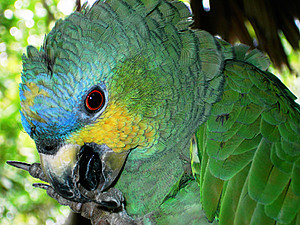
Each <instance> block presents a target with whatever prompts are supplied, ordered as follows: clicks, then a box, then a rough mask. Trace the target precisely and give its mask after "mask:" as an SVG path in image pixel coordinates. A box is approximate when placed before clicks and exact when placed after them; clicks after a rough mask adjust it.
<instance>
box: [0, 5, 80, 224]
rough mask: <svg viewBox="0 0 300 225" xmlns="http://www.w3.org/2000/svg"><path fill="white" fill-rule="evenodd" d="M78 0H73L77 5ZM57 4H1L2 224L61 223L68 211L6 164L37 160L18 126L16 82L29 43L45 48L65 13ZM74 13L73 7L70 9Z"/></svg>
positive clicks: (0, 221) (35, 153)
mask: <svg viewBox="0 0 300 225" xmlns="http://www.w3.org/2000/svg"><path fill="white" fill-rule="evenodd" d="M74 2H75V1H74ZM64 3H67V2H66V1H64V2H59V1H58V0H53V1H51V0H50V1H45V2H43V1H38V0H30V1H29V0H17V1H13V0H6V1H1V2H0V149H1V151H0V224H3V225H6V224H45V223H46V224H54V222H56V223H57V224H61V223H62V222H60V221H63V220H64V218H65V217H66V215H67V214H68V212H69V209H68V208H67V207H63V206H60V205H59V204H58V203H56V202H55V201H54V200H52V199H51V198H49V197H48V196H47V194H46V192H45V191H44V190H39V189H36V188H34V187H32V183H34V182H39V181H38V180H36V179H33V178H31V177H30V176H29V174H28V173H26V172H24V171H21V170H17V169H15V168H12V167H11V166H8V165H7V164H6V163H5V162H6V161H7V160H17V161H24V162H28V163H33V162H38V161H39V158H38V154H37V151H36V150H35V146H34V143H33V141H32V140H31V139H30V138H29V136H28V135H27V134H26V133H25V131H24V130H23V128H22V125H21V122H20V115H19V109H20V102H19V91H18V83H19V82H20V72H21V70H22V63H21V56H22V54H23V53H24V52H25V48H26V46H27V45H34V46H37V47H39V46H41V45H42V41H43V38H44V35H45V34H46V33H48V32H49V31H50V29H51V27H52V26H53V24H54V21H55V20H56V19H58V18H60V17H64V16H65V15H64V14H63V13H62V12H61V11H59V8H62V9H63V10H65V9H66V8H65V7H64V5H63V4H64ZM68 8H69V9H70V11H71V10H72V9H73V8H74V3H73V6H72V5H71V6H69V7H68Z"/></svg>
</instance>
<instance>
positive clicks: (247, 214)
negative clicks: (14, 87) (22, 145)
mask: <svg viewBox="0 0 300 225" xmlns="http://www.w3.org/2000/svg"><path fill="white" fill-rule="evenodd" d="M192 23H193V20H192V18H191V12H190V11H189V9H188V8H187V6H186V5H185V4H184V3H182V2H180V1H172V2H169V1H166V0H106V1H97V2H96V3H95V4H94V5H93V6H92V7H83V8H82V9H81V10H80V11H79V12H74V13H72V14H71V15H70V16H68V17H67V18H66V19H64V20H58V21H57V22H56V24H55V27H54V28H53V29H52V31H51V32H50V33H49V34H48V35H47V36H46V37H45V40H44V44H43V46H42V47H41V48H40V49H39V50H37V49H36V48H35V47H32V46H28V48H27V54H26V55H24V56H23V71H22V77H21V78H22V83H21V84H20V99H21V111H20V112H21V120H22V125H23V127H24V129H25V131H26V132H27V133H28V134H29V135H30V137H31V138H32V139H33V140H34V141H35V143H36V147H37V150H38V152H39V155H40V160H41V164H32V165H29V164H25V163H21V162H9V163H10V164H11V165H14V166H16V167H20V168H23V169H26V170H28V171H29V172H30V173H31V174H32V175H33V176H35V177H38V178H40V179H42V180H44V181H47V182H48V183H49V185H45V184H44V185H42V184H36V186H38V187H42V188H45V189H47V191H48V194H49V195H50V196H52V197H54V198H56V199H57V200H58V201H59V202H60V203H61V204H66V205H69V206H70V207H71V208H73V209H74V210H75V211H78V212H79V211H81V212H83V211H85V216H87V217H88V216H89V218H91V217H92V218H91V219H92V221H94V224H101V223H104V222H103V221H104V220H103V218H106V219H105V221H106V222H110V223H112V224H162V225H164V224H210V223H212V222H213V223H218V224H230V225H232V224H236V225H242V224H278V225H279V224H290V225H291V224H300V213H299V211H300V138H299V137H300V135H299V134H300V106H299V105H298V104H297V103H295V99H296V97H295V96H294V95H293V94H292V93H291V92H290V91H289V90H288V89H287V88H286V87H285V86H284V85H283V84H282V83H281V82H280V81H279V79H277V78H276V77H275V76H274V75H273V74H271V73H269V72H268V71H267V68H268V66H269V60H268V59H267V58H266V57H265V56H264V55H263V54H262V53H261V52H260V51H258V50H252V51H250V50H249V47H247V46H245V45H242V44H239V45H236V46H231V45H230V44H228V43H227V42H225V41H223V40H221V39H219V38H216V37H213V36H212V35H210V34H209V33H207V32H205V31H202V30H193V29H191V28H190V25H191V24H192ZM83 206H85V208H84V207H83ZM93 210H96V211H93ZM97 210H98V211H97ZM96 212H97V213H96ZM89 213H90V215H87V214H89ZM111 215H114V216H112V217H109V216H111ZM115 215H118V217H117V216H115ZM101 218H102V219H101ZM108 218H113V219H111V220H109V219H108ZM97 221H98V222H97Z"/></svg>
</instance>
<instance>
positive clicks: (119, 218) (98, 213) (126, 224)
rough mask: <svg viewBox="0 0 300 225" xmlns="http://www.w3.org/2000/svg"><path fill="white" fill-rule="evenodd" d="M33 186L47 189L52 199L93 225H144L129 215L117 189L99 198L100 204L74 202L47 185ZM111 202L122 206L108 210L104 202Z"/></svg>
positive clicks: (112, 189) (38, 184)
mask: <svg viewBox="0 0 300 225" xmlns="http://www.w3.org/2000/svg"><path fill="white" fill-rule="evenodd" d="M33 186H35V187H38V188H42V189H45V190H46V191H47V194H48V195H49V196H50V197H51V198H54V199H55V200H56V201H57V202H58V203H59V204H61V205H66V206H69V207H70V208H71V209H72V210H73V211H74V212H75V213H80V214H81V216H83V217H85V218H87V219H90V220H91V222H92V224H93V225H142V221H140V220H134V219H132V218H131V217H130V216H129V215H128V214H127V212H126V210H125V207H124V203H122V202H120V200H122V201H124V197H123V195H122V193H121V192H120V191H119V190H117V189H115V188H111V189H109V190H108V191H107V192H103V193H102V195H101V196H100V195H99V196H97V199H98V201H100V202H101V204H99V203H97V202H74V201H71V200H68V199H66V198H64V197H62V196H61V195H59V194H57V193H56V192H55V190H54V189H53V188H52V187H51V186H50V185H47V184H42V183H37V184H34V185H33ZM109 201H113V202H120V205H119V207H118V208H117V209H116V208H114V209H111V210H107V209H106V208H104V207H103V206H104V204H103V202H107V203H109V204H111V203H110V202H109ZM109 206H111V205H109Z"/></svg>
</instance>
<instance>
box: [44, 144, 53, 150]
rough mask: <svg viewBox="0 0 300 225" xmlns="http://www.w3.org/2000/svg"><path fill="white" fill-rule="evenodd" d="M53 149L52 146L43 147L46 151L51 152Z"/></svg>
mask: <svg viewBox="0 0 300 225" xmlns="http://www.w3.org/2000/svg"><path fill="white" fill-rule="evenodd" d="M54 148H55V147H54V146H53V145H47V146H45V150H46V151H52V150H53V149H54Z"/></svg>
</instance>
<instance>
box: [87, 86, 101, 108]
mask: <svg viewBox="0 0 300 225" xmlns="http://www.w3.org/2000/svg"><path fill="white" fill-rule="evenodd" d="M87 101H88V104H89V108H90V109H93V110H96V109H98V108H99V107H100V106H101V104H102V101H103V99H102V95H101V93H100V92H98V91H94V92H92V93H91V94H90V95H89V96H88V99H87Z"/></svg>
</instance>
